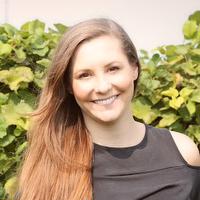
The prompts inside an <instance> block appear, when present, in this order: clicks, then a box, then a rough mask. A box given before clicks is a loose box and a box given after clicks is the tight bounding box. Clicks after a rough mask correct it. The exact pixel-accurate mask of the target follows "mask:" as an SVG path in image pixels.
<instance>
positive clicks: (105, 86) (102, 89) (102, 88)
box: [95, 76, 112, 93]
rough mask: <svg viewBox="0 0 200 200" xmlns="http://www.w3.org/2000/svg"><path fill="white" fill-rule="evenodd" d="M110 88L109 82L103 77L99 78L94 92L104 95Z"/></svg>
mask: <svg viewBox="0 0 200 200" xmlns="http://www.w3.org/2000/svg"><path fill="white" fill-rule="evenodd" d="M111 88H112V84H111V82H110V81H109V80H108V79H107V78H106V77H105V76H102V77H99V78H97V80H96V83H95V92H97V93H106V92H108V91H109V90H110V89H111Z"/></svg>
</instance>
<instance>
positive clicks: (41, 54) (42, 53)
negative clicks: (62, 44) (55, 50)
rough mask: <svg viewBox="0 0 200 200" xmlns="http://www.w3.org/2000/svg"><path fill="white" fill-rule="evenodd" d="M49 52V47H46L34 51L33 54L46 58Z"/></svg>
mask: <svg viewBox="0 0 200 200" xmlns="http://www.w3.org/2000/svg"><path fill="white" fill-rule="evenodd" d="M48 51H49V48H48V47H45V48H43V49H34V50H33V54H36V55H38V56H42V57H43V56H45V55H46V54H47V52H48Z"/></svg>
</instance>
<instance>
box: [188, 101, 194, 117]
mask: <svg viewBox="0 0 200 200" xmlns="http://www.w3.org/2000/svg"><path fill="white" fill-rule="evenodd" d="M186 107H187V109H188V111H189V113H190V115H193V114H194V113H195V112H196V106H195V103H194V102H193V101H190V100H189V101H188V103H187V104H186Z"/></svg>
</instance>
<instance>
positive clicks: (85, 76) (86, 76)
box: [78, 72, 90, 79]
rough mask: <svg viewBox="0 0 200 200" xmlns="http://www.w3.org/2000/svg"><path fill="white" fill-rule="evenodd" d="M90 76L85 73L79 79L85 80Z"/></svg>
mask: <svg viewBox="0 0 200 200" xmlns="http://www.w3.org/2000/svg"><path fill="white" fill-rule="evenodd" d="M89 76H90V74H89V73H87V72H84V73H82V74H80V75H79V76H78V78H79V79H84V78H88V77H89Z"/></svg>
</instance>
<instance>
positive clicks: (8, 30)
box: [2, 23, 17, 37]
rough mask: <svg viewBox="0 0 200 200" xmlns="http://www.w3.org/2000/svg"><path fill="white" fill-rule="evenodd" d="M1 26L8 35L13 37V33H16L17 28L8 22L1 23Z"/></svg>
mask: <svg viewBox="0 0 200 200" xmlns="http://www.w3.org/2000/svg"><path fill="white" fill-rule="evenodd" d="M2 27H3V28H4V30H5V32H6V33H7V34H8V36H10V37H14V35H15V34H16V33H17V29H16V28H15V27H14V26H12V25H10V24H7V23H5V24H3V25H2Z"/></svg>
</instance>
